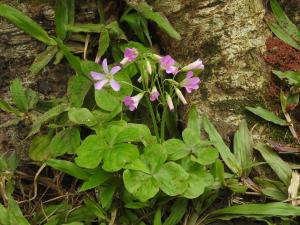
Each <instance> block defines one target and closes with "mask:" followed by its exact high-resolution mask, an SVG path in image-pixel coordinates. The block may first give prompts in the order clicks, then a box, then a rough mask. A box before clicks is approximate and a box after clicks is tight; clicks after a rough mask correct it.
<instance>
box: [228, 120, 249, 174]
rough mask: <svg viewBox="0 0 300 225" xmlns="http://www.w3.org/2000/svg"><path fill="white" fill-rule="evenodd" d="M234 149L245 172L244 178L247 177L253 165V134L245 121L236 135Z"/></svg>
mask: <svg viewBox="0 0 300 225" xmlns="http://www.w3.org/2000/svg"><path fill="white" fill-rule="evenodd" d="M233 149H234V155H235V157H236V159H237V161H238V163H239V165H240V166H241V168H242V170H243V176H245V177H247V176H248V175H249V174H250V172H251V166H252V163H253V158H252V155H253V149H252V139H251V134H250V131H249V129H248V126H247V122H246V121H245V120H243V121H242V122H241V123H240V126H239V129H238V131H237V132H236V133H235V135H234V145H233Z"/></svg>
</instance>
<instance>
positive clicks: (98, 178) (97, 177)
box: [79, 170, 112, 191]
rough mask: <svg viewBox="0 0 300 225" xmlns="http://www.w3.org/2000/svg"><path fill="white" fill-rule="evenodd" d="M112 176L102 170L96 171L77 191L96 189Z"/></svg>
mask: <svg viewBox="0 0 300 225" xmlns="http://www.w3.org/2000/svg"><path fill="white" fill-rule="evenodd" d="M111 177H112V175H111V174H110V173H107V172H105V171H103V170H97V172H96V173H95V174H93V175H92V176H90V177H89V179H88V180H87V181H85V182H84V183H83V184H82V186H81V187H80V189H79V191H87V190H90V189H92V188H95V187H98V186H100V185H101V184H103V183H104V182H106V181H107V180H108V179H110V178H111Z"/></svg>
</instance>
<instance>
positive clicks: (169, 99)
mask: <svg viewBox="0 0 300 225" xmlns="http://www.w3.org/2000/svg"><path fill="white" fill-rule="evenodd" d="M166 99H167V104H168V107H169V109H170V111H171V112H173V111H174V104H173V101H172V98H171V96H170V95H169V94H168V93H167V94H166Z"/></svg>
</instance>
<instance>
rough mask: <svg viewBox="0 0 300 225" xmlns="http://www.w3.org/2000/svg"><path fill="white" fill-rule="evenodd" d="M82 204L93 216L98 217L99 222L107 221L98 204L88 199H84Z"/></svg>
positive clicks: (103, 211)
mask: <svg viewBox="0 0 300 225" xmlns="http://www.w3.org/2000/svg"><path fill="white" fill-rule="evenodd" d="M84 203H85V205H86V206H87V208H89V209H90V210H91V211H92V212H93V213H94V214H95V216H97V217H98V219H99V220H108V218H107V215H106V212H105V210H104V209H102V208H101V206H100V204H99V203H97V202H95V201H93V200H91V199H89V198H86V199H85V200H84Z"/></svg>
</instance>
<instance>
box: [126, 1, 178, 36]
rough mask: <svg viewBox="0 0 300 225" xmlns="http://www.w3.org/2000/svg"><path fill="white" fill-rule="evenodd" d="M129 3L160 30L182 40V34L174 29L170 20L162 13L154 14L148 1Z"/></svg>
mask: <svg viewBox="0 0 300 225" xmlns="http://www.w3.org/2000/svg"><path fill="white" fill-rule="evenodd" d="M127 3H128V4H129V5H130V6H131V7H133V8H134V9H135V10H136V11H138V12H139V13H141V14H142V15H143V16H144V17H145V18H146V19H149V20H152V21H154V22H155V23H156V24H157V25H158V26H159V27H160V28H162V29H163V30H165V31H166V32H167V33H168V34H169V35H170V37H172V38H175V39H177V40H180V39H181V36H180V34H179V33H178V32H177V31H176V30H175V29H174V28H173V26H172V25H171V24H170V22H169V21H168V19H167V18H165V17H163V16H162V15H161V14H160V13H158V12H154V11H153V9H152V7H151V6H150V5H148V4H147V2H146V1H144V0H142V1H141V2H140V3H137V4H132V3H131V2H130V1H127Z"/></svg>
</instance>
